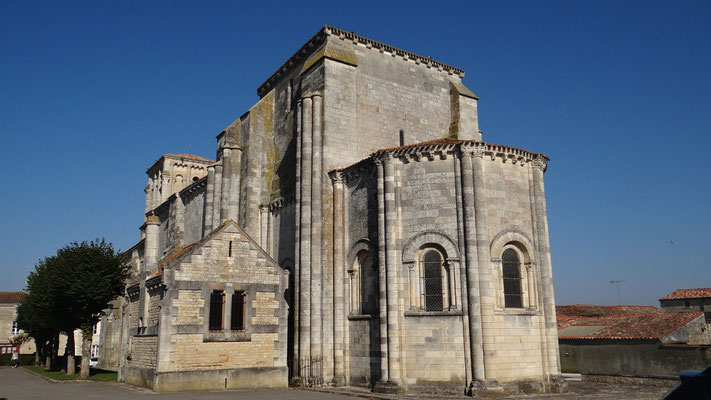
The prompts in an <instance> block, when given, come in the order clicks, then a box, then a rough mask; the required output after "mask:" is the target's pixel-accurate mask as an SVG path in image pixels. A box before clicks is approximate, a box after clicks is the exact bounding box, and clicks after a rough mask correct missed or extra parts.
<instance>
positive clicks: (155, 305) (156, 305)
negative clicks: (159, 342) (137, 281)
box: [146, 291, 163, 326]
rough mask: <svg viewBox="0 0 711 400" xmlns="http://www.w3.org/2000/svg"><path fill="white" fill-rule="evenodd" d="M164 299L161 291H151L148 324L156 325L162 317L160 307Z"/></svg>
mask: <svg viewBox="0 0 711 400" xmlns="http://www.w3.org/2000/svg"><path fill="white" fill-rule="evenodd" d="M162 304H163V301H162V300H161V298H160V292H159V291H153V292H152V293H150V298H149V300H148V319H147V320H146V326H156V325H158V321H159V319H160V309H161V306H162Z"/></svg>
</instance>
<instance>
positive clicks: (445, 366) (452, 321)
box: [404, 315, 466, 385]
mask: <svg viewBox="0 0 711 400" xmlns="http://www.w3.org/2000/svg"><path fill="white" fill-rule="evenodd" d="M405 332H406V333H405V357H404V363H405V371H406V376H407V381H408V382H407V383H409V384H420V385H423V384H424V385H426V384H433V383H436V382H447V383H448V384H457V383H459V384H462V385H464V384H465V382H464V381H465V372H466V368H465V366H464V337H463V333H462V332H463V331H462V318H461V316H457V315H454V316H432V315H428V316H421V317H416V316H407V317H406V318H405Z"/></svg>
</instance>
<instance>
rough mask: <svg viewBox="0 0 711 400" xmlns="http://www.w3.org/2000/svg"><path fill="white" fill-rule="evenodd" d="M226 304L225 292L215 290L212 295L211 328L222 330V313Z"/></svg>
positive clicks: (212, 329)
mask: <svg viewBox="0 0 711 400" xmlns="http://www.w3.org/2000/svg"><path fill="white" fill-rule="evenodd" d="M224 305H225V294H224V293H222V292H221V291H219V290H215V291H214V292H212V294H211V295H210V328H209V329H210V330H211V331H220V330H222V315H223V308H224Z"/></svg>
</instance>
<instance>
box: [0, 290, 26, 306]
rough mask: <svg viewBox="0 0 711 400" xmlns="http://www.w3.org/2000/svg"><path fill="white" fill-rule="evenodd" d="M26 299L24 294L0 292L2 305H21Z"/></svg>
mask: <svg viewBox="0 0 711 400" xmlns="http://www.w3.org/2000/svg"><path fill="white" fill-rule="evenodd" d="M26 298H27V293H25V292H0V303H4V304H17V303H22V302H23V301H25V299H26Z"/></svg>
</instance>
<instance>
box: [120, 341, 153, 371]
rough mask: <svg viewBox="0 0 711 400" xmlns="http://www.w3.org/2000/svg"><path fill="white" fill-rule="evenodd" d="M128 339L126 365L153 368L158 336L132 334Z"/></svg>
mask: <svg viewBox="0 0 711 400" xmlns="http://www.w3.org/2000/svg"><path fill="white" fill-rule="evenodd" d="M130 340H131V342H130V345H129V346H130V348H129V355H130V359H127V360H126V365H127V366H129V367H138V368H155V367H156V354H157V349H158V337H157V336H133V337H131V339H130Z"/></svg>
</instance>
